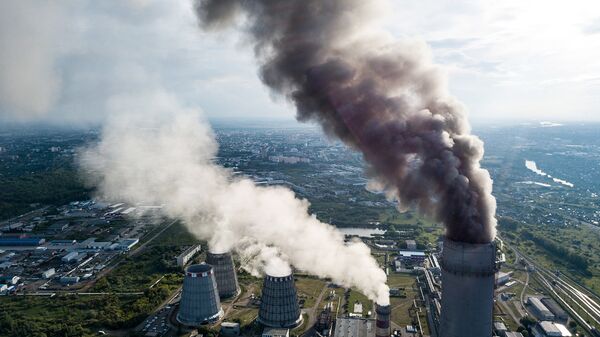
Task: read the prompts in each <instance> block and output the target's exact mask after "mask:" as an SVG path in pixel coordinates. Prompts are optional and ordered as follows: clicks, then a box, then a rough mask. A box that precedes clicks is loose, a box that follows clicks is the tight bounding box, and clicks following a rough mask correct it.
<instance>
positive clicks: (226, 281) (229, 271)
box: [206, 252, 240, 298]
mask: <svg viewBox="0 0 600 337" xmlns="http://www.w3.org/2000/svg"><path fill="white" fill-rule="evenodd" d="M206 263H208V264H210V265H211V266H213V270H214V273H215V279H216V281H217V289H218V291H219V296H220V297H221V298H230V297H234V296H236V295H238V294H239V292H240V288H239V286H238V280H237V275H236V273H235V265H234V264H233V258H232V257H231V253H229V252H226V253H213V252H208V253H207V254H206Z"/></svg>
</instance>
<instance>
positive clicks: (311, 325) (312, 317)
mask: <svg viewBox="0 0 600 337" xmlns="http://www.w3.org/2000/svg"><path fill="white" fill-rule="evenodd" d="M327 289H329V287H328V286H327V284H325V285H324V286H323V289H321V293H320V294H319V297H317V300H316V301H315V305H314V306H313V307H312V308H310V309H308V310H306V311H305V313H306V314H308V322H307V325H306V326H307V327H308V329H307V330H306V331H305V332H304V333H303V334H302V337H309V336H314V335H315V332H316V331H315V322H316V321H317V316H318V315H319V313H320V312H319V309H320V307H321V306H320V304H321V300H323V296H325V293H326V292H327Z"/></svg>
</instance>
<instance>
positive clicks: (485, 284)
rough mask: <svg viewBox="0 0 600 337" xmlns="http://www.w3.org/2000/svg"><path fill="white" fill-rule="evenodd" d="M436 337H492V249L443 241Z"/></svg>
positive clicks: (494, 258)
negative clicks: (438, 327)
mask: <svg viewBox="0 0 600 337" xmlns="http://www.w3.org/2000/svg"><path fill="white" fill-rule="evenodd" d="M441 267H442V308H441V317H440V336H443V337H459V336H460V337H462V336H477V337H486V336H492V323H493V316H492V315H493V309H494V285H495V274H496V271H497V268H496V246H495V245H494V244H493V243H482V244H473V243H465V242H457V241H452V240H450V239H448V238H445V239H444V246H443V251H442V262H441Z"/></svg>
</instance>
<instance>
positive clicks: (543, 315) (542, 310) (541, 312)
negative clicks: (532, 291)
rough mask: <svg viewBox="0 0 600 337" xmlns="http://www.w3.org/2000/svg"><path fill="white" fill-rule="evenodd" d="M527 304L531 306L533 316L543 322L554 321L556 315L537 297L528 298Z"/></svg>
mask: <svg viewBox="0 0 600 337" xmlns="http://www.w3.org/2000/svg"><path fill="white" fill-rule="evenodd" d="M527 304H529V306H530V308H531V311H532V312H533V314H534V315H535V316H536V317H537V318H538V319H539V320H541V321H553V320H554V314H553V313H552V311H550V310H549V309H548V308H547V307H546V306H545V305H544V304H543V303H542V301H540V299H539V298H537V297H533V296H531V297H528V298H527Z"/></svg>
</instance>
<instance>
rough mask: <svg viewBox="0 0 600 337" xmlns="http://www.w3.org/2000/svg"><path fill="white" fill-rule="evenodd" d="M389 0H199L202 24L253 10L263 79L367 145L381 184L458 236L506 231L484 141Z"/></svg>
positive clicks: (374, 182) (486, 237)
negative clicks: (392, 18) (500, 225)
mask: <svg viewBox="0 0 600 337" xmlns="http://www.w3.org/2000/svg"><path fill="white" fill-rule="evenodd" d="M387 5H388V2H387V1H383V0H369V1H364V0H331V1H323V0H286V1H272V0H253V1H244V0H196V13H197V16H198V18H199V20H200V25H201V26H202V27H203V28H205V29H215V28H221V27H223V26H227V25H229V24H231V23H232V21H233V19H235V17H236V16H238V14H239V16H243V17H244V19H245V20H244V24H243V25H240V26H242V27H245V28H246V33H247V35H246V36H247V37H248V40H249V41H250V42H252V43H253V44H254V50H255V53H256V58H257V60H258V63H259V65H260V77H261V80H262V81H263V82H264V84H265V85H266V86H268V87H269V88H270V89H271V90H272V91H273V93H275V94H278V95H281V96H283V97H285V98H287V99H288V100H289V101H291V102H292V103H293V104H294V105H295V107H296V118H297V119H298V120H299V121H301V122H316V123H319V124H320V125H321V127H322V128H323V130H324V131H325V132H326V133H327V134H328V135H329V136H332V137H337V138H339V139H340V140H342V141H343V142H344V143H346V144H347V145H348V146H349V147H350V148H352V149H354V150H357V151H360V152H361V153H362V155H363V158H364V160H365V161H366V163H367V164H368V169H367V172H368V173H369V175H370V178H372V179H371V186H372V187H373V188H376V189H378V190H382V191H385V192H386V194H387V195H388V196H389V197H393V198H395V199H397V200H398V208H399V209H408V208H412V209H415V210H417V211H419V212H420V213H422V214H424V215H426V216H428V217H430V218H433V219H435V220H437V221H439V222H442V223H443V224H444V225H445V226H446V236H448V237H449V238H451V239H452V240H456V241H462V242H471V243H486V242H491V241H492V240H493V239H494V236H495V234H496V230H495V227H496V218H495V213H496V200H495V199H494V197H493V196H492V194H491V192H492V179H491V178H490V175H489V173H488V171H487V170H485V169H483V168H481V166H480V163H479V162H480V160H481V158H482V157H483V142H482V141H481V140H480V139H479V138H477V137H476V136H474V135H472V134H471V130H470V125H469V122H468V120H467V118H466V112H465V108H464V106H463V105H462V104H461V103H460V102H458V101H457V100H456V99H454V98H453V97H452V96H450V94H449V93H448V90H447V86H446V78H445V76H444V74H443V72H442V71H441V69H440V68H439V67H438V66H436V65H435V64H433V62H432V60H431V55H430V51H429V49H428V47H427V46H426V45H425V44H424V43H416V42H399V41H395V40H394V39H393V38H392V37H391V35H390V34H389V33H388V32H385V31H383V30H382V29H381V27H380V26H379V23H380V22H382V21H384V20H382V16H384V14H385V12H386V9H387V8H386V7H387Z"/></svg>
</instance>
